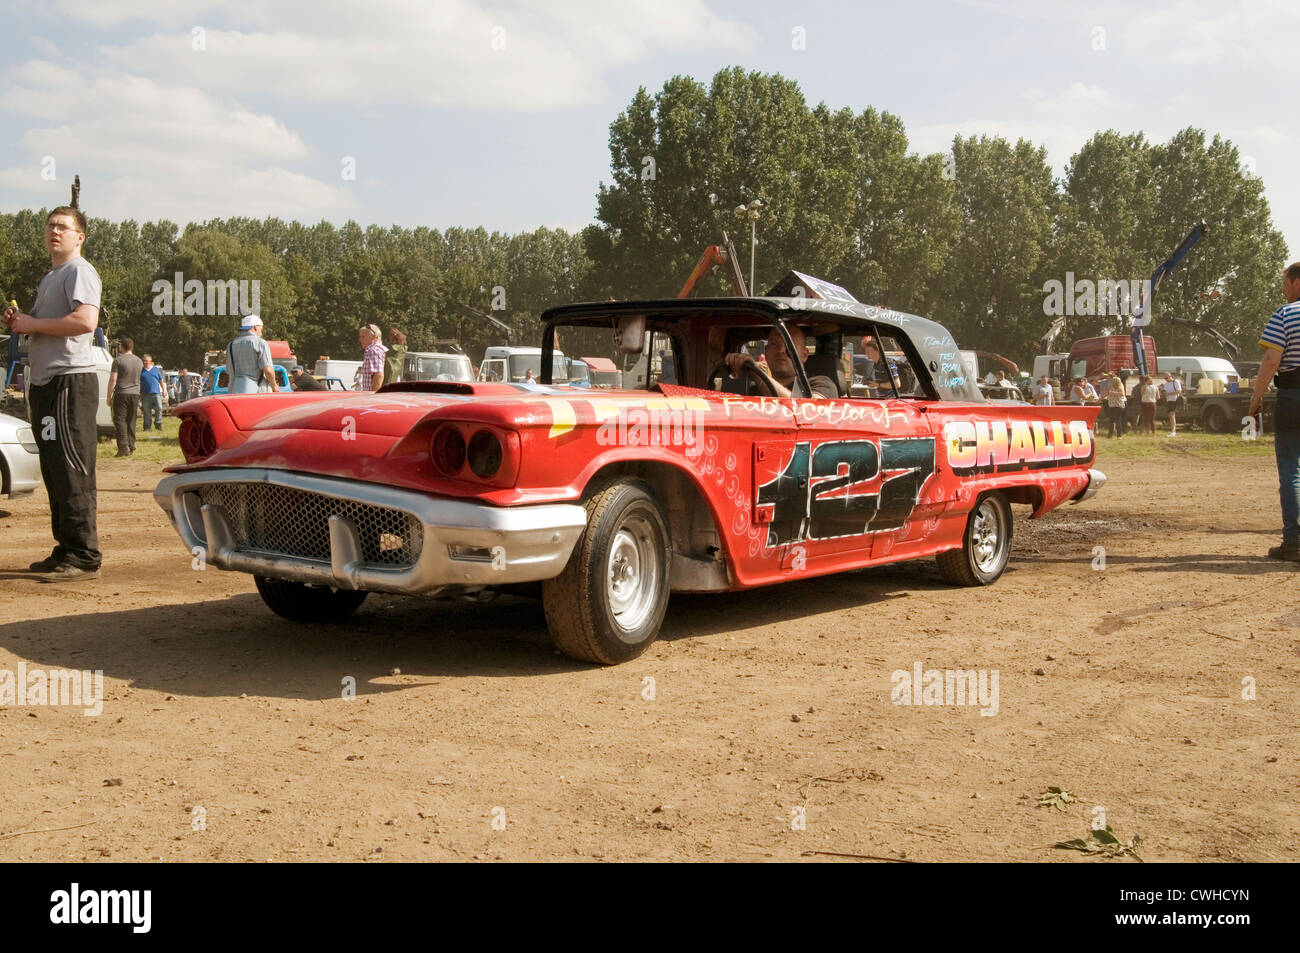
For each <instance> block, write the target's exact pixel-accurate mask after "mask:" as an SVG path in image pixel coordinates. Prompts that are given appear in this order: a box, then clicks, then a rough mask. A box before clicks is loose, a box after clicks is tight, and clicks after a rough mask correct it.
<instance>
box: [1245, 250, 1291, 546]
mask: <svg viewBox="0 0 1300 953" xmlns="http://www.w3.org/2000/svg"><path fill="white" fill-rule="evenodd" d="M1282 294H1283V296H1284V297H1285V298H1286V300H1287V303H1286V304H1284V305H1283V306H1282V307H1280V308H1278V309H1277V310H1276V311H1274V312H1273V316H1272V317H1271V318H1269V319H1268V324H1267V325H1265V327H1264V333H1263V334H1261V335H1260V338H1259V343H1260V344H1261V345H1262V346H1263V348H1264V358H1263V360H1262V361H1261V362H1260V365H1259V379H1258V380H1256V381H1255V392H1254V394H1253V395H1252V396H1251V398H1250V414H1251V416H1252V417H1253V416H1255V415H1256V414H1258V413H1259V411H1260V407H1261V405H1262V404H1263V401H1264V393H1265V392H1266V391H1267V390H1268V382H1269V380H1270V379H1271V378H1272V377H1273V374H1274V373H1276V374H1277V411H1276V413H1275V415H1274V430H1275V431H1276V433H1275V450H1276V453H1277V475H1278V482H1279V492H1280V495H1281V499H1282V545H1281V546H1274V547H1273V548H1272V549H1270V550H1269V551H1268V555H1269V558H1271V559H1285V560H1288V561H1290V562H1300V261H1298V262H1296V263H1295V264H1293V265H1291V266H1290V267H1289V268H1287V270H1286V271H1284V272H1283V273H1282Z"/></svg>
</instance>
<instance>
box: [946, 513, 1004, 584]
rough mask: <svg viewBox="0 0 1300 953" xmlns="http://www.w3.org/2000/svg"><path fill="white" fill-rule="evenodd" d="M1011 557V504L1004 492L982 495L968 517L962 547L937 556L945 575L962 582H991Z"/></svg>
mask: <svg viewBox="0 0 1300 953" xmlns="http://www.w3.org/2000/svg"><path fill="white" fill-rule="evenodd" d="M1010 558H1011V506H1010V504H1008V503H1007V498H1006V497H1005V496H1003V495H1002V494H1001V493H998V492H996V491H995V492H993V493H989V494H986V495H985V496H982V497H980V500H979V502H978V503H976V504H975V508H974V509H973V510H971V512H970V516H969V517H967V519H966V533H965V535H964V536H963V537H962V545H961V548H960V549H950V550H948V552H946V553H940V554H939V555H938V557H937V562H938V564H939V572H940V574H941V575H942V576H943V578H944V579H946V580H948V581H949V582H951V583H955V584H957V585H959V586H987V585H989V584H990V583H992V582H994V581H995V580H996V579H997V578H998V577H999V576H1001V575H1002V570H1004V569H1006V568H1007V562H1008V561H1009V560H1010Z"/></svg>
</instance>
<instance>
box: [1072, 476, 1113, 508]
mask: <svg viewBox="0 0 1300 953" xmlns="http://www.w3.org/2000/svg"><path fill="white" fill-rule="evenodd" d="M1105 485H1106V474H1104V473H1102V472H1101V471H1100V470H1089V471H1088V485H1087V486H1086V487H1084V488H1083V490H1082V491H1081V492H1080V493H1079V495H1078V496H1076V497H1075V498H1074V502H1076V503H1082V502H1083V501H1084V500H1090V499H1092V498H1093V497H1094V496H1096V495H1097V491H1098V490H1100V489H1101V488H1102V487H1103V486H1105Z"/></svg>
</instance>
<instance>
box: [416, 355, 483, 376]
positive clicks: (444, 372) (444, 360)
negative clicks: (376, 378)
mask: <svg viewBox="0 0 1300 953" xmlns="http://www.w3.org/2000/svg"><path fill="white" fill-rule="evenodd" d="M473 379H474V365H472V364H470V362H469V356H468V355H466V354H451V353H447V352H442V351H407V352H406V356H405V357H404V358H403V359H402V380H404V381H472V380H473Z"/></svg>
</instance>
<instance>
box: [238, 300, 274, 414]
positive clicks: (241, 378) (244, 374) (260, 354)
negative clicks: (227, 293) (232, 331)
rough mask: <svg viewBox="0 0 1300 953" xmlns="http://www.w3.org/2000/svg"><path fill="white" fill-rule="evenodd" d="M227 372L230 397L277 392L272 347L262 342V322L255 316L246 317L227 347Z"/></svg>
mask: <svg viewBox="0 0 1300 953" xmlns="http://www.w3.org/2000/svg"><path fill="white" fill-rule="evenodd" d="M226 372H227V373H228V374H229V375H230V393H232V394H257V393H265V392H266V391H268V390H269V391H275V392H279V390H280V385H279V384H277V383H276V382H275V363H274V362H273V361H272V360H271V347H270V345H268V344H267V343H266V342H265V341H263V340H262V319H261V318H259V317H258V316H257V315H255V314H250V315H247V316H245V317H244V319H243V320H242V321H240V322H239V334H238V335H237V336H236V337H235V339H234V340H233V341H231V342H230V343H229V344H227V345H226Z"/></svg>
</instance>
